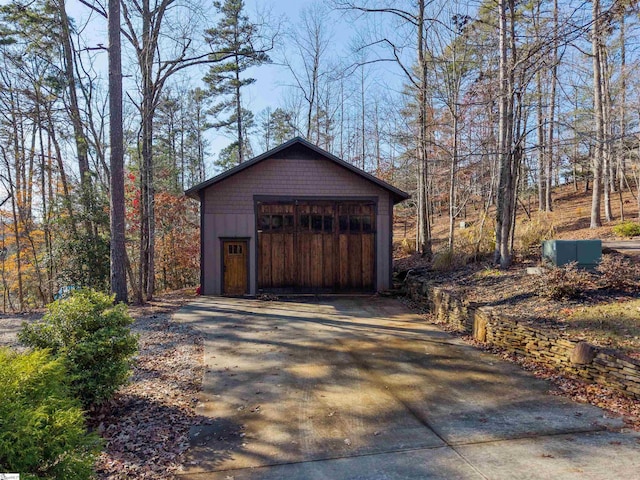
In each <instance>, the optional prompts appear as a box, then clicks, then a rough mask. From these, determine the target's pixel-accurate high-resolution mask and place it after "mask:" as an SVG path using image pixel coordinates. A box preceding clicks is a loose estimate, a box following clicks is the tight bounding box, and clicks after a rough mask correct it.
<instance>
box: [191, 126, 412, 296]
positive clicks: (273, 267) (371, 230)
mask: <svg viewBox="0 0 640 480" xmlns="http://www.w3.org/2000/svg"><path fill="white" fill-rule="evenodd" d="M186 194H187V195H189V196H190V197H192V198H195V199H198V200H200V203H201V207H200V255H201V258H200V269H201V287H202V293H203V294H205V295H247V294H248V295H255V294H258V293H262V292H273V293H350V292H372V291H376V290H384V289H387V288H389V287H390V286H391V262H392V260H391V253H392V230H393V229H392V226H393V218H392V217H393V205H394V204H396V203H398V202H401V201H403V200H405V199H407V198H408V195H407V194H406V193H405V192H403V191H401V190H398V189H397V188H395V187H393V186H392V185H389V184H388V183H386V182H384V181H382V180H380V179H378V178H376V177H374V176H372V175H369V174H368V173H366V172H364V171H362V170H360V169H358V168H356V167H354V166H353V165H351V164H349V163H347V162H345V161H343V160H341V159H339V158H337V157H335V156H334V155H331V154H330V153H328V152H326V151H324V150H322V149H321V148H318V147H317V146H315V145H312V144H311V143H309V142H307V141H306V140H303V139H302V138H299V137H297V138H294V139H293V140H290V141H289V142H287V143H284V144H282V145H280V146H278V147H276V148H274V149H272V150H270V151H268V152H266V153H264V154H262V155H260V156H258V157H255V158H253V159H251V160H249V161H247V162H245V163H242V164H241V165H238V166H237V167H235V168H232V169H230V170H228V171H226V172H224V173H222V174H220V175H218V176H216V177H213V178H211V179H209V180H207V181H205V182H203V183H201V184H199V185H196V186H194V187H193V188H191V189H189V190H187V191H186Z"/></svg>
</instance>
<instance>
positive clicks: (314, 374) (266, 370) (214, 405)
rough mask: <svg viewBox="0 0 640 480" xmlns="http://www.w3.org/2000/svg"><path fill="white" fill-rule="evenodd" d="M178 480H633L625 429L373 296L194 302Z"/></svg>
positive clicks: (639, 451)
mask: <svg viewBox="0 0 640 480" xmlns="http://www.w3.org/2000/svg"><path fill="white" fill-rule="evenodd" d="M176 319H177V320H178V321H182V322H185V323H190V324H192V325H193V326H195V327H196V328H198V329H200V330H201V331H202V333H203V335H204V337H205V359H204V360H205V363H206V368H207V370H206V373H205V377H204V385H203V392H202V398H201V404H200V406H199V413H200V414H201V415H203V416H205V417H208V418H209V419H210V420H209V422H207V423H208V425H203V426H197V427H194V428H193V429H192V442H191V445H192V446H191V448H190V450H189V452H188V459H187V463H186V465H185V470H184V472H182V474H181V475H182V476H181V477H180V478H183V479H194V480H196V479H214V480H215V479H225V480H244V479H274V480H275V479H291V480H295V479H304V480H314V479H332V480H333V479H336V480H337V479H354V480H355V479H425V478H446V479H452V478H461V479H467V478H468V479H481V478H485V479H486V478H490V479H501V478H504V479H513V478H518V479H528V478H536V479H537V478H553V479H573V478H575V479H585V478H590V479H605V478H611V479H618V478H638V477H637V475H638V472H639V471H640V443H639V439H638V436H637V435H635V434H632V433H621V426H622V424H621V422H620V421H619V420H616V419H610V418H607V417H606V416H605V415H604V413H603V411H602V410H600V409H598V408H595V407H592V406H588V405H581V404H577V403H573V402H571V401H568V400H566V399H564V398H559V397H554V396H550V395H549V394H548V393H547V391H548V390H549V385H548V384H547V383H546V382H545V381H542V380H538V379H535V378H534V377H533V376H531V375H530V374H528V373H526V372H524V371H522V370H520V369H519V368H518V367H516V366H514V365H512V364H510V363H507V362H502V361H500V360H499V359H498V358H496V357H495V356H492V355H489V354H485V353H483V352H480V351H478V350H475V349H474V348H472V347H470V346H468V345H465V344H464V343H463V342H461V341H460V340H458V339H456V338H453V337H451V336H450V335H448V334H446V333H444V332H442V331H440V330H439V329H437V328H436V327H434V326H432V325H429V324H426V323H425V322H424V321H423V320H421V319H420V317H419V316H417V315H415V314H413V313H411V312H410V311H409V310H408V309H407V308H406V307H404V306H403V305H402V304H401V303H400V302H398V301H396V300H393V299H385V298H376V297H359V298H330V299H320V300H317V299H308V300H307V299H296V300H292V301H290V302H264V301H259V300H245V299H231V298H202V299H200V300H199V301H197V302H195V303H193V304H191V305H189V306H187V307H185V308H183V309H182V310H181V311H180V312H179V313H178V314H176Z"/></svg>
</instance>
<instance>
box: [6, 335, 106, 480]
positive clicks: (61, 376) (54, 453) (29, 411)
mask: <svg viewBox="0 0 640 480" xmlns="http://www.w3.org/2000/svg"><path fill="white" fill-rule="evenodd" d="M67 381H68V379H67V371H66V369H65V366H64V361H63V359H62V358H51V356H50V354H49V352H47V351H46V350H33V351H31V352H27V353H23V354H18V353H15V352H12V351H11V350H9V349H7V348H4V349H0V385H2V387H1V388H0V472H19V473H20V474H21V477H20V478H21V479H23V480H26V479H36V478H41V479H66V480H81V479H88V478H92V476H93V464H94V462H95V458H96V455H97V453H98V451H99V447H100V442H99V438H98V437H97V436H96V435H95V434H91V433H87V430H86V428H85V424H84V416H83V413H82V409H81V406H80V402H79V401H78V400H77V399H76V398H74V397H73V395H72V393H71V391H70V389H69V385H68V383H67Z"/></svg>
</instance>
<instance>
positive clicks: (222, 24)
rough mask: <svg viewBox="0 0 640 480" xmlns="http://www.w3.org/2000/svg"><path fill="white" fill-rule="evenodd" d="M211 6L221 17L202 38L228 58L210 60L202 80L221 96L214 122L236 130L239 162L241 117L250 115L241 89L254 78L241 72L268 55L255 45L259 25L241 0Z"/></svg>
mask: <svg viewBox="0 0 640 480" xmlns="http://www.w3.org/2000/svg"><path fill="white" fill-rule="evenodd" d="M214 6H215V8H216V9H217V10H218V12H219V13H220V14H221V15H222V18H221V19H220V21H219V22H218V24H217V25H216V26H215V27H214V28H211V29H209V30H207V31H206V32H205V39H206V41H207V43H209V45H210V46H211V50H212V51H214V52H218V53H216V54H215V55H219V56H221V57H223V56H229V58H228V59H227V60H225V61H222V62H216V63H215V64H213V65H212V66H211V68H210V69H209V72H208V73H207V75H206V76H205V77H204V81H205V83H206V84H207V85H208V86H209V91H210V93H211V95H212V96H215V97H222V100H220V101H219V102H218V103H216V104H214V105H213V107H212V108H211V110H210V113H211V114H212V115H213V116H214V117H215V118H216V121H215V122H214V123H213V126H214V127H216V128H222V129H226V130H227V131H230V132H234V133H235V136H236V143H237V149H238V163H242V162H243V161H244V160H245V156H246V144H247V133H246V130H247V128H246V125H245V124H244V121H245V119H247V117H252V115H251V114H250V113H251V112H249V111H248V110H246V109H244V108H242V97H241V89H242V87H245V86H247V85H250V84H252V83H253V82H255V79H254V78H242V73H243V72H244V71H245V70H246V69H248V68H249V67H254V66H258V65H261V64H264V63H266V62H269V57H268V55H267V54H266V51H265V50H264V49H259V48H256V47H255V46H254V44H255V43H256V41H257V40H258V38H259V32H258V26H257V25H256V24H253V23H251V22H250V21H249V18H248V17H247V16H246V15H245V14H244V13H243V10H244V1H243V0H225V1H224V3H222V2H214Z"/></svg>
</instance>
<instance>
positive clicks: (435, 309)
mask: <svg viewBox="0 0 640 480" xmlns="http://www.w3.org/2000/svg"><path fill="white" fill-rule="evenodd" d="M406 288H407V293H408V295H409V297H410V298H411V299H413V300H414V301H416V302H419V303H421V304H425V303H426V305H427V306H428V307H429V310H430V311H431V312H432V313H433V314H435V316H436V319H437V320H438V321H439V322H443V323H446V324H448V325H450V326H452V327H453V328H454V329H455V330H458V331H460V332H465V333H469V334H471V335H473V337H474V338H475V339H476V340H478V341H480V342H483V343H486V344H488V345H492V346H496V347H500V348H504V349H505V350H507V351H509V352H513V353H517V354H520V355H524V356H526V357H529V358H531V359H533V360H535V361H537V362H539V363H541V364H543V365H545V366H547V367H551V368H554V369H556V370H560V371H564V372H568V373H571V374H573V375H576V376H578V377H581V378H583V379H585V380H587V381H590V382H595V383H599V384H601V385H606V386H608V387H611V388H613V389H615V390H617V391H619V392H621V393H624V394H626V395H628V396H631V397H633V398H636V399H640V361H638V360H635V359H632V358H630V357H628V356H626V355H624V354H623V353H621V352H618V351H616V350H610V349H602V348H599V347H595V346H592V345H589V344H587V343H586V342H581V341H574V340H568V339H565V338H561V337H559V336H557V335H555V334H553V333H548V332H543V331H541V330H537V329H535V328H532V327H530V326H528V325H523V324H521V323H519V322H518V321H517V320H512V319H509V318H506V317H504V316H501V315H500V314H499V313H497V312H496V311H495V310H494V309H492V308H491V307H474V306H473V305H469V304H466V303H465V302H464V301H462V300H461V299H458V298H456V297H455V296H453V295H452V294H451V293H450V292H447V290H446V289H444V288H442V287H439V286H437V285H433V284H431V282H430V281H429V280H428V279H424V278H420V277H412V276H409V277H407V280H406Z"/></svg>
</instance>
